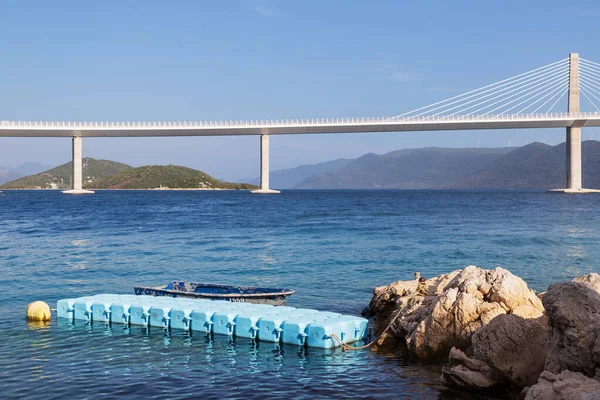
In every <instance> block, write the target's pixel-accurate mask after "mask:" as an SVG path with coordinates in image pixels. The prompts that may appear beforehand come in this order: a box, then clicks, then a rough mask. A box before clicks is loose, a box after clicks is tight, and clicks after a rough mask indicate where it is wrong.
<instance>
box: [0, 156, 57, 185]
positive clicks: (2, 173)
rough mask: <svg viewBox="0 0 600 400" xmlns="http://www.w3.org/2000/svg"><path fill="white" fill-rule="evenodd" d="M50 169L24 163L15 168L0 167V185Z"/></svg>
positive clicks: (40, 165)
mask: <svg viewBox="0 0 600 400" xmlns="http://www.w3.org/2000/svg"><path fill="white" fill-rule="evenodd" d="M48 168H50V167H49V166H47V165H42V164H37V163H32V162H26V163H24V164H21V165H20V166H18V167H17V168H7V167H0V185H1V184H3V183H6V182H10V181H12V180H14V179H17V178H20V177H22V176H26V175H31V174H37V173H38V172H42V171H45V170H47V169H48Z"/></svg>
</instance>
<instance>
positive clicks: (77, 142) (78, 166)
mask: <svg viewBox="0 0 600 400" xmlns="http://www.w3.org/2000/svg"><path fill="white" fill-rule="evenodd" d="M72 166H73V174H72V182H71V189H70V190H65V191H63V193H65V194H91V193H94V192H93V191H91V190H84V189H83V158H82V144H81V136H74V137H73V160H72Z"/></svg>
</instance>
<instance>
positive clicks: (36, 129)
mask: <svg viewBox="0 0 600 400" xmlns="http://www.w3.org/2000/svg"><path fill="white" fill-rule="evenodd" d="M582 104H584V105H585V106H586V107H584V108H586V112H582ZM585 126H600V64H599V63H596V62H593V61H589V60H586V59H583V58H579V56H578V54H575V53H573V54H570V55H569V57H568V58H565V59H563V60H560V61H556V62H554V63H551V64H548V65H545V66H543V67H540V68H536V69H533V70H531V71H528V72H525V73H523V74H519V75H516V76H513V77H511V78H508V79H504V80H501V81H498V82H495V83H493V84H490V85H487V86H484V87H482V88H479V89H475V90H471V91H469V92H466V93H463V94H461V95H458V96H454V97H451V98H448V99H445V100H442V101H439V102H436V103H433V104H430V105H428V106H424V107H420V108H417V109H415V110H412V111H409V112H406V113H403V114H400V115H396V116H391V117H377V118H319V119H310V118H303V119H287V120H250V121H203V122H194V121H184V122H43V121H34V122H27V121H0V136H13V137H72V138H73V187H72V190H69V191H66V192H65V193H74V194H78V193H87V192H88V191H85V190H82V162H81V160H82V138H83V137H142V136H146V137H151V136H227V135H260V138H261V140H260V149H261V189H260V190H257V191H255V192H256V193H277V191H276V190H271V189H270V187H269V136H270V135H281V134H311V133H313V134H318V133H352V132H407V131H436V130H479V129H516V128H520V129H526V128H566V133H567V135H566V138H567V154H566V163H567V174H566V175H567V176H566V179H565V188H563V189H559V190H560V191H563V192H568V193H583V192H589V191H591V190H587V189H583V186H582V171H581V128H582V127H585Z"/></svg>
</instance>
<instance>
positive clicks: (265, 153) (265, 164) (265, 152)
mask: <svg viewBox="0 0 600 400" xmlns="http://www.w3.org/2000/svg"><path fill="white" fill-rule="evenodd" d="M252 193H257V194H275V193H281V192H280V191H279V190H273V189H270V188H269V135H268V134H264V133H263V134H262V135H260V189H258V190H253V191H252Z"/></svg>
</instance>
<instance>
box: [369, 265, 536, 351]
mask: <svg viewBox="0 0 600 400" xmlns="http://www.w3.org/2000/svg"><path fill="white" fill-rule="evenodd" d="M426 284H427V291H426V293H425V295H420V294H419V293H418V292H417V285H418V282H417V281H416V280H413V281H398V282H395V283H392V284H391V285H389V286H381V287H378V288H376V289H375V290H374V294H373V299H372V300H371V303H370V304H369V308H368V309H367V310H366V315H367V316H370V317H372V319H373V320H374V325H375V333H376V334H380V333H382V332H383V331H384V329H386V327H387V326H388V325H389V324H390V322H392V320H393V323H392V324H391V326H390V328H389V330H388V336H391V337H394V338H396V339H397V341H396V343H394V344H397V343H399V342H402V341H404V342H405V343H406V345H407V347H408V349H409V352H410V354H412V355H414V356H416V357H417V358H420V359H436V358H441V357H444V356H447V355H448V353H449V352H450V349H451V348H452V347H457V348H459V349H462V350H466V349H467V348H468V347H469V346H470V345H471V338H472V336H473V334H474V333H475V332H476V331H477V330H478V329H479V328H481V327H482V326H484V325H485V324H488V323H490V321H492V320H493V319H494V318H495V317H497V316H499V315H502V314H511V313H516V314H518V315H521V316H524V317H533V318H537V317H539V316H540V315H541V314H542V312H543V307H542V303H541V301H540V300H539V299H538V298H537V296H536V295H535V293H534V292H533V291H532V290H530V289H529V288H528V287H527V284H526V283H525V282H524V281H523V280H522V279H520V278H518V277H517V276H515V275H513V274H511V273H510V272H509V271H508V270H505V269H503V268H496V269H494V270H484V269H481V268H477V267H475V266H469V267H467V268H465V269H463V270H457V271H453V272H451V273H450V274H444V275H441V276H438V277H435V278H431V279H428V280H427V281H426ZM394 318H396V319H394ZM385 342H386V343H387V344H388V345H389V344H391V343H392V342H391V341H390V339H389V338H387V339H386V340H385Z"/></svg>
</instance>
